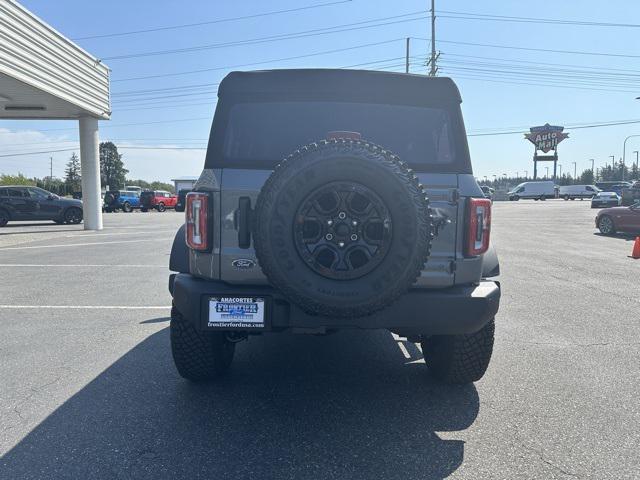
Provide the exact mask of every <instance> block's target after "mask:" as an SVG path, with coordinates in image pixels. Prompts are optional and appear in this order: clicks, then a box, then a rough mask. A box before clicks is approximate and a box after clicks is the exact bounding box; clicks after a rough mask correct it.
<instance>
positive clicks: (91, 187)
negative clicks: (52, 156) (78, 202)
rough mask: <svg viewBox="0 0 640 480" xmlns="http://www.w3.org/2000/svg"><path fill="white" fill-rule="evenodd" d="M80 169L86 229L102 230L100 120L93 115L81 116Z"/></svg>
mask: <svg viewBox="0 0 640 480" xmlns="http://www.w3.org/2000/svg"><path fill="white" fill-rule="evenodd" d="M80 170H81V174H82V210H83V217H84V229H85V230H102V206H101V205H100V190H101V187H100V152H99V140H98V120H97V119H96V118H93V117H82V118H80Z"/></svg>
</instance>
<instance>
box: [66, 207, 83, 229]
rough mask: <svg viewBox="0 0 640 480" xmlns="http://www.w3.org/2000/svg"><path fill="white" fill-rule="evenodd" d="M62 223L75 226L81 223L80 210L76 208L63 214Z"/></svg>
mask: <svg viewBox="0 0 640 480" xmlns="http://www.w3.org/2000/svg"><path fill="white" fill-rule="evenodd" d="M64 221H65V222H66V223H69V224H73V225H77V224H78V223H80V222H81V221H82V210H80V209H79V208H77V207H71V208H69V209H68V210H67V211H66V212H65V214H64Z"/></svg>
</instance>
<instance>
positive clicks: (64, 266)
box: [0, 263, 169, 268]
mask: <svg viewBox="0 0 640 480" xmlns="http://www.w3.org/2000/svg"><path fill="white" fill-rule="evenodd" d="M0 267H16V268H22V267H38V268H49V267H61V268H82V267H87V268H105V267H111V268H169V267H168V266H167V265H135V264H131V265H106V264H101V265H98V264H92V265H67V264H64V265H63V264H33V263H0Z"/></svg>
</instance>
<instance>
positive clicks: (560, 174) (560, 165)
mask: <svg viewBox="0 0 640 480" xmlns="http://www.w3.org/2000/svg"><path fill="white" fill-rule="evenodd" d="M558 167H560V173H559V174H558V175H559V176H560V178H562V164H561V163H559V164H558Z"/></svg>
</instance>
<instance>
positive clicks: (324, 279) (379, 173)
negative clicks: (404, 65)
mask: <svg viewBox="0 0 640 480" xmlns="http://www.w3.org/2000/svg"><path fill="white" fill-rule="evenodd" d="M253 218H254V225H253V234H254V237H253V238H254V247H255V251H256V256H257V258H258V262H259V263H260V266H261V268H262V271H263V272H264V274H265V275H266V276H267V278H268V279H269V281H270V282H271V284H272V285H273V286H274V287H276V288H277V289H279V290H280V291H281V292H282V293H283V294H284V295H285V297H287V298H288V299H289V300H290V301H291V302H293V303H295V304H296V305H298V306H299V307H301V308H302V309H303V310H305V311H306V312H308V313H311V314H315V315H322V316H329V317H358V316H364V315H369V314H371V313H373V312H375V311H377V310H380V309H382V308H384V307H385V306H387V305H389V304H390V303H392V302H393V301H394V300H396V299H397V298H398V297H399V296H400V295H402V294H403V293H405V292H406V291H407V290H408V289H409V287H410V286H411V285H412V284H413V283H414V282H415V281H416V278H417V277H418V275H419V274H420V271H421V270H422V269H423V267H424V264H425V262H426V261H427V258H428V256H429V249H430V247H431V240H432V238H433V233H432V232H433V225H432V217H431V211H430V209H429V202H428V199H427V197H426V194H425V192H424V189H423V187H422V185H420V184H419V183H418V178H417V177H416V176H415V175H414V174H413V172H412V171H411V170H410V169H408V168H407V166H406V164H405V163H403V162H401V161H400V160H399V159H398V157H397V156H396V155H394V154H393V153H391V152H389V151H387V150H385V149H384V148H382V147H380V146H377V145H374V144H371V143H367V142H365V141H359V140H346V139H334V140H327V141H321V142H318V143H312V144H310V145H307V146H305V147H303V148H301V149H299V150H297V151H296V152H294V153H293V154H291V155H289V157H287V158H286V159H285V160H284V161H283V162H282V163H281V164H280V165H278V166H277V167H276V169H275V171H274V172H273V173H272V174H271V176H270V177H269V178H268V180H267V181H266V182H265V184H264V186H263V187H262V190H261V192H260V194H259V196H258V199H257V201H256V207H255V212H254V216H253Z"/></svg>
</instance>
